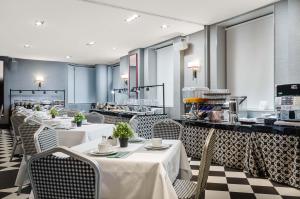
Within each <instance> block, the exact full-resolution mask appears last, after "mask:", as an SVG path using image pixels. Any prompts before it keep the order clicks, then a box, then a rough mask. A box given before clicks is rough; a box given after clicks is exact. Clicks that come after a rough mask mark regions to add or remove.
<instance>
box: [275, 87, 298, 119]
mask: <svg viewBox="0 0 300 199" xmlns="http://www.w3.org/2000/svg"><path fill="white" fill-rule="evenodd" d="M275 108H276V111H277V117H278V119H279V120H282V121H291V122H300V84H283V85H277V87H276V98H275Z"/></svg>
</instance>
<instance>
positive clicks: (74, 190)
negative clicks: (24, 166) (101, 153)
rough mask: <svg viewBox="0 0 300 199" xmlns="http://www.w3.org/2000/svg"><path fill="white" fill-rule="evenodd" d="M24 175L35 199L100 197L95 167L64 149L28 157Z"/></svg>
mask: <svg viewBox="0 0 300 199" xmlns="http://www.w3.org/2000/svg"><path fill="white" fill-rule="evenodd" d="M28 172H29V178H30V182H31V185H32V190H33V194H34V198H35V199H47V198H64V199H82V198H84V199H98V198H100V166H99V164H98V163H97V162H96V161H94V160H92V159H90V158H88V157H86V156H84V155H83V154H79V153H77V152H74V151H72V150H70V149H68V148H66V147H57V148H53V149H50V150H47V151H44V152H42V153H38V154H36V155H34V156H32V157H31V158H30V160H29V162H28Z"/></svg>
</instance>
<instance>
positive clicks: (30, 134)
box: [16, 119, 42, 194]
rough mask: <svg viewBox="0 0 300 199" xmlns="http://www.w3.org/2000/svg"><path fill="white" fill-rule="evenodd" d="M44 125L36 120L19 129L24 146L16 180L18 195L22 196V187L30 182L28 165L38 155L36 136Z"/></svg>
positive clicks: (26, 122)
mask: <svg viewBox="0 0 300 199" xmlns="http://www.w3.org/2000/svg"><path fill="white" fill-rule="evenodd" d="M41 126H42V124H40V123H38V122H36V121H34V120H30V119H28V120H25V122H24V123H23V124H21V125H20V127H19V133H20V137H21V140H22V146H23V152H24V153H23V159H22V162H21V166H20V168H19V172H18V175H17V179H16V186H18V187H19V188H18V194H20V192H21V190H22V187H23V185H24V183H25V182H26V180H28V172H27V163H28V160H29V158H30V157H31V156H32V155H34V154H36V153H37V150H36V147H35V144H34V134H35V133H36V132H37V131H38V130H39V129H40V128H41Z"/></svg>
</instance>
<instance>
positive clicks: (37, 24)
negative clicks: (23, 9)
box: [35, 21, 45, 26]
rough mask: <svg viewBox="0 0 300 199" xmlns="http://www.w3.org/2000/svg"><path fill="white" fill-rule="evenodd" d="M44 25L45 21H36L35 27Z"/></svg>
mask: <svg viewBox="0 0 300 199" xmlns="http://www.w3.org/2000/svg"><path fill="white" fill-rule="evenodd" d="M44 23H45V21H36V22H35V25H36V26H42V25H44Z"/></svg>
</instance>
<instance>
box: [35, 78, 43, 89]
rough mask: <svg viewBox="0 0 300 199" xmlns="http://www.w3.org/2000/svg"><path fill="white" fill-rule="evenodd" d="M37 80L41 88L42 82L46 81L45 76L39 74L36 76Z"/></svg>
mask: <svg viewBox="0 0 300 199" xmlns="http://www.w3.org/2000/svg"><path fill="white" fill-rule="evenodd" d="M35 82H36V83H37V85H38V88H41V87H42V84H43V83H44V82H45V80H44V77H43V76H37V77H36V78H35Z"/></svg>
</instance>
